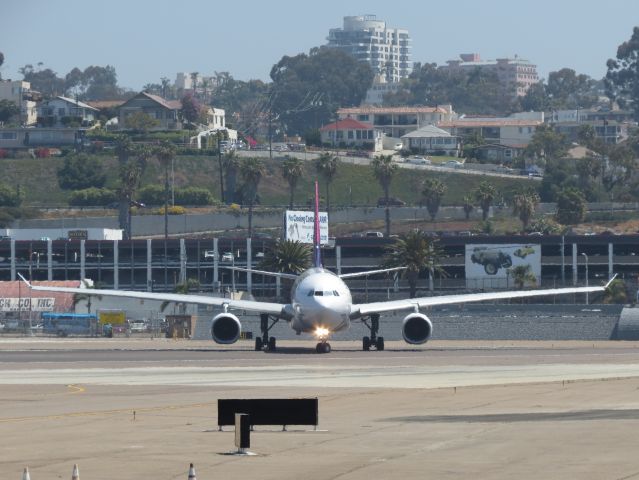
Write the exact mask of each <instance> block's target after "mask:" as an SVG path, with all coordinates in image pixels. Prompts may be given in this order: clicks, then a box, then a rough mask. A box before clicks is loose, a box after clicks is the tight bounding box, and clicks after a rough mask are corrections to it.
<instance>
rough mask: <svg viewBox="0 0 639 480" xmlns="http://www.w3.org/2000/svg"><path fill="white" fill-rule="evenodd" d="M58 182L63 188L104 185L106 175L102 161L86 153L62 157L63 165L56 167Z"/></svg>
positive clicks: (71, 188) (73, 188)
mask: <svg viewBox="0 0 639 480" xmlns="http://www.w3.org/2000/svg"><path fill="white" fill-rule="evenodd" d="M57 174H58V184H59V185H60V188H62V189H63V190H82V189H84V188H90V187H96V188H100V187H103V186H104V182H106V175H105V173H104V171H103V168H102V162H101V161H100V160H98V159H97V158H95V157H92V156H90V155H86V154H72V155H68V156H66V157H64V165H63V166H62V167H61V168H59V169H58V172H57Z"/></svg>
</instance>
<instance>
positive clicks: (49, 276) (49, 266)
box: [47, 238, 53, 281]
mask: <svg viewBox="0 0 639 480" xmlns="http://www.w3.org/2000/svg"><path fill="white" fill-rule="evenodd" d="M47 280H49V281H51V280H53V242H52V241H51V239H50V238H49V239H48V240H47Z"/></svg>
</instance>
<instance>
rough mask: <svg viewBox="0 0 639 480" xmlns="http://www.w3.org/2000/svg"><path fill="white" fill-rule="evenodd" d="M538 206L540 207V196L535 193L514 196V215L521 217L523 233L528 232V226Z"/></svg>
mask: <svg viewBox="0 0 639 480" xmlns="http://www.w3.org/2000/svg"><path fill="white" fill-rule="evenodd" d="M537 205H539V195H537V193H535V192H522V193H520V194H518V195H515V196H514V198H513V215H518V216H519V220H521V226H522V230H523V231H526V229H527V228H528V224H529V223H530V219H531V218H532V216H533V215H534V214H535V208H536V207H537Z"/></svg>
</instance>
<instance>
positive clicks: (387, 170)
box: [372, 155, 397, 237]
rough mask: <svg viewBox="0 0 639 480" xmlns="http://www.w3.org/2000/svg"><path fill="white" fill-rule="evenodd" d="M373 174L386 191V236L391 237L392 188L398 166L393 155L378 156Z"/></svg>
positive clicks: (374, 162)
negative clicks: (390, 204)
mask: <svg viewBox="0 0 639 480" xmlns="http://www.w3.org/2000/svg"><path fill="white" fill-rule="evenodd" d="M372 165H373V174H374V175H375V178H376V179H377V181H378V182H379V184H380V185H381V187H382V190H384V200H385V203H384V205H385V206H386V208H385V224H386V236H387V237H389V236H390V231H391V228H390V223H391V221H390V206H389V203H390V187H391V182H392V181H393V177H394V176H395V174H396V173H397V164H396V163H394V162H393V156H392V155H377V156H376V157H375V158H374V159H373V162H372Z"/></svg>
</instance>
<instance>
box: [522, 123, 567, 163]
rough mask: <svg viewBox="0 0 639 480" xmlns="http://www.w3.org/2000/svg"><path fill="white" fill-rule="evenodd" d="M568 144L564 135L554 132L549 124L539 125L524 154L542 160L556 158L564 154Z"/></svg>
mask: <svg viewBox="0 0 639 480" xmlns="http://www.w3.org/2000/svg"><path fill="white" fill-rule="evenodd" d="M568 146H569V144H568V140H567V139H566V136H565V135H563V134H562V133H557V132H555V131H554V130H553V128H552V127H551V126H550V125H539V126H538V127H537V128H536V129H535V133H534V134H533V136H532V139H531V140H530V143H529V144H528V146H527V147H526V155H527V156H528V157H535V158H542V159H544V160H547V159H557V158H561V157H563V156H564V155H565V154H566V152H567V150H568Z"/></svg>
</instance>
